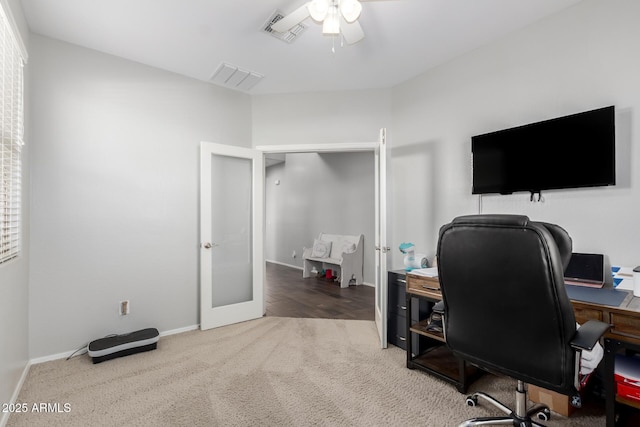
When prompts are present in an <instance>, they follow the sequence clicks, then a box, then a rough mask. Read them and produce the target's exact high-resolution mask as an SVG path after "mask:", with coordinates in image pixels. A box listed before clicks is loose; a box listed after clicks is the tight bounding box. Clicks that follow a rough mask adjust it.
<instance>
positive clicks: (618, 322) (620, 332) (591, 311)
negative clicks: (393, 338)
mask: <svg viewBox="0 0 640 427" xmlns="http://www.w3.org/2000/svg"><path fill="white" fill-rule="evenodd" d="M435 288H439V284H438V280H437V278H436V279H434V278H425V277H421V276H416V275H412V274H407V302H408V303H407V307H409V305H410V304H409V302H410V299H411V298H412V297H419V298H426V299H428V300H430V301H439V300H441V299H442V294H441V293H440V291H439V290H437V289H435ZM625 292H628V295H627V296H626V297H625V299H624V300H623V301H622V303H621V304H620V305H619V306H618V307H612V306H607V305H603V304H595V303H590V302H583V301H576V300H571V304H572V305H573V310H574V313H575V317H576V321H577V322H578V323H580V324H582V323H584V322H586V321H587V320H591V319H594V320H600V321H603V322H606V323H609V324H611V330H610V331H609V332H608V333H607V334H606V335H605V340H604V341H605V346H604V348H605V357H604V363H605V365H604V373H605V379H604V381H605V384H604V386H605V391H606V395H607V398H606V412H607V427H613V426H614V425H615V418H616V403H618V404H625V405H629V406H633V407H635V408H638V409H640V404H638V403H636V402H633V401H629V400H628V399H623V398H620V397H617V396H616V385H615V380H614V377H613V373H614V362H615V354H616V353H617V352H621V351H627V350H630V351H636V352H640V298H639V297H634V296H633V293H632V292H631V291H625ZM407 319H408V320H407V342H408V344H409V345H410V344H411V335H412V333H417V334H421V335H427V336H431V335H433V334H432V333H429V332H427V331H426V321H424V320H423V321H422V322H420V323H418V324H411V322H410V321H409V319H410V315H407ZM436 338H437V337H434V339H436ZM440 340H441V341H442V342H444V338H443V337H442V338H440ZM409 348H410V347H409ZM453 366H457V368H458V369H457V371H454V372H455V373H456V375H451V373H448V374H442V373H439V372H438V371H437V369H436V367H434V366H433V365H429V366H427V367H425V366H423V364H422V363H421V361H420V355H412V354H411V352H407V367H410V368H415V367H419V368H421V369H424V370H425V371H428V372H431V373H435V374H436V375H438V376H440V377H442V376H443V375H444V376H445V377H446V378H445V379H447V378H448V380H449V381H450V382H453V383H454V384H455V385H456V386H457V387H458V390H462V389H466V388H467V386H468V384H469V374H470V372H469V371H468V366H466V365H465V364H464V362H458V365H453ZM433 371H436V372H433ZM449 371H450V370H449Z"/></svg>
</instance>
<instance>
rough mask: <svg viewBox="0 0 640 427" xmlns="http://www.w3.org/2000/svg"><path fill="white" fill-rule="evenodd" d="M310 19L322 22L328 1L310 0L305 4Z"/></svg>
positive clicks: (326, 11) (327, 8)
mask: <svg viewBox="0 0 640 427" xmlns="http://www.w3.org/2000/svg"><path fill="white" fill-rule="evenodd" d="M307 9H308V10H309V15H311V19H313V20H314V21H316V22H322V21H324V19H325V18H326V17H327V13H328V12H329V2H328V1H327V0H312V1H310V2H309V3H308V4H307Z"/></svg>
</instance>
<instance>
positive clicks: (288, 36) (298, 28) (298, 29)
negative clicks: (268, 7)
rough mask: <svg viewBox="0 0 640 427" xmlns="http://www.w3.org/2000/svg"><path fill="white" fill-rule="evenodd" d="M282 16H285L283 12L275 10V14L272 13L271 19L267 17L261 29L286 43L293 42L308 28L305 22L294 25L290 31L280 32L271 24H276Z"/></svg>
mask: <svg viewBox="0 0 640 427" xmlns="http://www.w3.org/2000/svg"><path fill="white" fill-rule="evenodd" d="M282 18H284V15H283V14H282V12H279V11H277V10H276V11H275V12H273V14H272V15H271V17H270V18H269V19H267V22H265V23H264V25H263V26H262V29H261V31H262V32H263V33H267V34H269V35H271V36H273V37H275V38H277V39H278V40H282V41H283V42H286V43H293V41H294V40H295V39H296V38H297V37H298V36H299V35H300V34H302V33H303V32H304V30H306V29H307V26H306V25H303V24H296V25H294V26H293V28H291V29H290V30H289V31H287V32H285V33H279V32H277V31H274V29H273V28H271V26H272V25H273V24H275V23H276V22H278V21H279V20H281V19H282Z"/></svg>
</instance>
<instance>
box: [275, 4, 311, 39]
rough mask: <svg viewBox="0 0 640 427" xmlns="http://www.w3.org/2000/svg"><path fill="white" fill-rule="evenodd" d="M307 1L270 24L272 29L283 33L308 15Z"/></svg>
mask: <svg viewBox="0 0 640 427" xmlns="http://www.w3.org/2000/svg"><path fill="white" fill-rule="evenodd" d="M307 5H308V3H305V4H303V5H302V6H300V7H299V8H297V9H296V10H294V11H293V12H291V13H290V14H288V15H287V16H285V17H284V18H282V19H281V20H279V21H278V22H276V23H275V24H273V25H272V26H271V28H272V29H273V30H274V31H277V32H279V33H284V32H285V31H288V30H290V29H291V28H293V26H294V25H296V24H299V23H300V22H302V21H304V20H305V19H307V18H308V17H309V8H308V7H307Z"/></svg>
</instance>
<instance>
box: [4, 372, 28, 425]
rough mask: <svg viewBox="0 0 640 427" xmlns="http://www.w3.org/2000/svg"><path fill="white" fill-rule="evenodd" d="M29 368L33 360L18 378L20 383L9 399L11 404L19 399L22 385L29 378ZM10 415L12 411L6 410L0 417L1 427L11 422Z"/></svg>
mask: <svg viewBox="0 0 640 427" xmlns="http://www.w3.org/2000/svg"><path fill="white" fill-rule="evenodd" d="M29 369H31V362H27V364H26V365H25V367H24V369H23V370H22V375H21V376H20V379H19V380H18V384H16V388H15V390H14V391H13V396H11V400H10V401H9V405H12V404H14V403H16V402H17V401H18V396H19V395H20V391H21V390H22V386H23V385H24V382H25V381H26V379H27V375H28V374H29ZM9 415H11V412H10V411H7V412H4V413H3V414H2V417H0V427H5V426H6V425H7V423H8V422H9Z"/></svg>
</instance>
